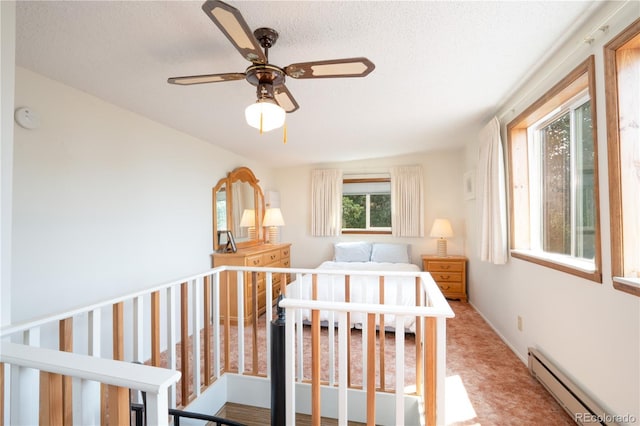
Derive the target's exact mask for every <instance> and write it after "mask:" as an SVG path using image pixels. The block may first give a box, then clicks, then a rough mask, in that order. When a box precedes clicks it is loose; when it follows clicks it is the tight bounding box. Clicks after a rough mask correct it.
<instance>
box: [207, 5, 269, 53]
mask: <svg viewBox="0 0 640 426" xmlns="http://www.w3.org/2000/svg"><path fill="white" fill-rule="evenodd" d="M202 10H204V13H206V14H207V16H208V17H209V18H210V19H211V20H212V21H213V23H214V24H216V25H217V26H218V28H220V30H221V31H222V32H223V33H224V35H225V36H227V38H228V39H229V41H230V42H231V43H232V44H233V45H234V46H235V48H236V49H237V50H238V52H240V54H241V55H242V57H243V58H245V59H246V60H247V61H249V62H252V63H254V64H266V63H267V57H266V56H265V54H264V52H263V51H262V48H261V47H260V44H259V43H258V40H256V38H255V36H254V35H253V32H252V31H251V29H250V28H249V26H248V25H247V23H246V22H245V20H244V18H243V17H242V14H241V13H240V11H239V10H238V9H236V8H235V7H232V6H229V5H228V4H226V3H224V2H221V1H217V0H208V1H206V2H205V3H204V4H203V5H202Z"/></svg>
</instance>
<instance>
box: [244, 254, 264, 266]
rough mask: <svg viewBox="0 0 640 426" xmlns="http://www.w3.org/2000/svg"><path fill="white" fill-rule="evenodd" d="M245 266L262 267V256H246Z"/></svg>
mask: <svg viewBox="0 0 640 426" xmlns="http://www.w3.org/2000/svg"><path fill="white" fill-rule="evenodd" d="M246 265H247V266H262V265H263V262H262V255H261V254H257V255H255V256H247V261H246Z"/></svg>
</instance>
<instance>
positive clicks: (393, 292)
mask: <svg viewBox="0 0 640 426" xmlns="http://www.w3.org/2000/svg"><path fill="white" fill-rule="evenodd" d="M317 269H318V270H320V271H376V272H380V271H408V272H419V271H420V268H418V266H416V265H414V264H411V263H380V262H334V261H326V262H323V263H322V264H321V265H320V266H319V267H318V268H317ZM415 282H416V279H415V277H414V276H385V279H384V304H385V305H405V306H415V293H416V285H415ZM379 287H380V284H379V275H351V278H350V290H351V291H350V294H351V298H350V301H351V302H355V303H379V302H380V301H379V296H378V295H379ZM311 292H312V278H311V275H304V276H302V279H301V280H295V281H293V282H292V283H290V284H289V285H288V286H287V296H288V297H292V298H301V299H311ZM317 300H323V301H334V302H344V301H345V286H344V276H343V275H325V274H319V275H318V297H317ZM302 316H303V318H302V319H303V321H308V320H310V314H309V311H303V312H302ZM320 320H321V321H323V322H325V321H329V315H328V312H326V311H321V312H320ZM335 321H337V318H335ZM363 323H364V316H363V314H358V313H352V314H351V324H350V325H351V327H358V328H360V327H361V326H362V324H363ZM395 325H396V324H395V317H394V316H393V315H385V328H395ZM405 329H407V330H409V331H411V332H414V331H415V317H407V318H405Z"/></svg>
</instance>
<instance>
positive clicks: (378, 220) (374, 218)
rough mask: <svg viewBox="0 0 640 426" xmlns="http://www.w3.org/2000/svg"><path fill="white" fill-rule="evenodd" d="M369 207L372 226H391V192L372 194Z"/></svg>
mask: <svg viewBox="0 0 640 426" xmlns="http://www.w3.org/2000/svg"><path fill="white" fill-rule="evenodd" d="M370 209H371V210H370V213H369V214H370V221H371V224H370V226H371V227H372V228H382V227H387V228H388V227H391V194H372V195H371V197H370Z"/></svg>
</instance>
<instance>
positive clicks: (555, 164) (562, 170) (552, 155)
mask: <svg viewBox="0 0 640 426" xmlns="http://www.w3.org/2000/svg"><path fill="white" fill-rule="evenodd" d="M570 125H571V117H570V114H569V113H567V114H564V115H563V116H561V117H560V118H558V119H557V120H555V121H554V122H552V123H550V124H549V125H547V126H546V127H544V128H542V129H541V130H540V132H541V135H540V136H541V149H542V152H541V153H542V176H541V177H542V206H541V207H542V212H541V214H542V228H543V229H542V249H543V250H544V251H546V252H550V253H559V254H571V209H570V206H571V154H570V146H571V139H570Z"/></svg>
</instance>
